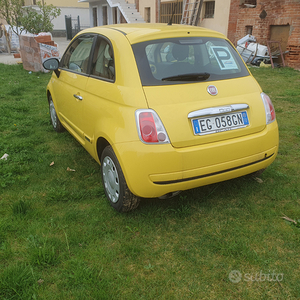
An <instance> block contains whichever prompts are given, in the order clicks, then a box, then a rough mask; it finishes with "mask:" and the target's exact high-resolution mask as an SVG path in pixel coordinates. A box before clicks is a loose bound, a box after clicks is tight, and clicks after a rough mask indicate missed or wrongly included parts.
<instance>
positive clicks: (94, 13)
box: [93, 7, 98, 27]
mask: <svg viewBox="0 0 300 300" xmlns="http://www.w3.org/2000/svg"><path fill="white" fill-rule="evenodd" d="M93 26H94V27H96V26H98V17H97V7H93Z"/></svg>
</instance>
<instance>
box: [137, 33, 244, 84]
mask: <svg viewBox="0 0 300 300" xmlns="http://www.w3.org/2000/svg"><path fill="white" fill-rule="evenodd" d="M132 48H133V52H134V55H135V59H136V63H137V66H138V70H139V73H140V77H141V81H142V85H144V86H153V85H170V84H179V83H191V82H195V81H196V82H197V81H214V80H223V79H230V78H238V77H244V76H248V75H249V72H248V70H247V68H246V67H245V65H244V63H243V61H242V60H241V58H240V57H239V55H238V54H237V52H236V51H235V49H234V48H233V47H232V45H231V44H230V43H229V42H228V41H226V40H224V39H219V38H208V37H201V38H199V37H193V38H170V39H160V40H152V41H147V42H142V43H137V44H134V45H132Z"/></svg>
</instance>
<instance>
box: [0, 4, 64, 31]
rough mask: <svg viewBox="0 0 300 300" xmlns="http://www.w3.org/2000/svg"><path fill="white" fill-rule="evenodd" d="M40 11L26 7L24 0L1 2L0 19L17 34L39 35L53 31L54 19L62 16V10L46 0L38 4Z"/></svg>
mask: <svg viewBox="0 0 300 300" xmlns="http://www.w3.org/2000/svg"><path fill="white" fill-rule="evenodd" d="M37 5H38V9H34V8H32V7H24V0H0V18H2V19H4V20H5V21H6V23H7V24H8V25H10V26H11V28H12V30H13V31H14V32H15V33H16V34H17V35H19V34H21V33H22V31H24V30H25V31H28V32H30V33H39V32H45V31H52V30H53V24H52V23H51V22H52V20H53V19H55V18H56V17H58V16H59V15H60V9H59V8H57V7H55V6H53V5H52V4H50V5H46V4H45V2H44V0H42V3H41V2H38V3H37Z"/></svg>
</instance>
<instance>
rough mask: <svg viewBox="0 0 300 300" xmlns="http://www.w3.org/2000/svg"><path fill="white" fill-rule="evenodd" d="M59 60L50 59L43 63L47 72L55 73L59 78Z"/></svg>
mask: <svg viewBox="0 0 300 300" xmlns="http://www.w3.org/2000/svg"><path fill="white" fill-rule="evenodd" d="M58 66H59V60H58V59H57V58H49V59H47V60H45V61H44V62H43V67H44V68H45V69H46V70H49V71H54V72H55V74H56V76H57V77H59V74H60V72H59V71H58Z"/></svg>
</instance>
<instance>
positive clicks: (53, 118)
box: [49, 95, 65, 132]
mask: <svg viewBox="0 0 300 300" xmlns="http://www.w3.org/2000/svg"><path fill="white" fill-rule="evenodd" d="M49 112H50V118H51V124H52V126H53V128H54V130H55V131H57V132H63V131H65V128H64V127H63V126H62V124H61V123H60V121H59V119H58V116H57V114H56V110H55V107H54V103H53V100H52V97H51V95H50V96H49Z"/></svg>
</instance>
